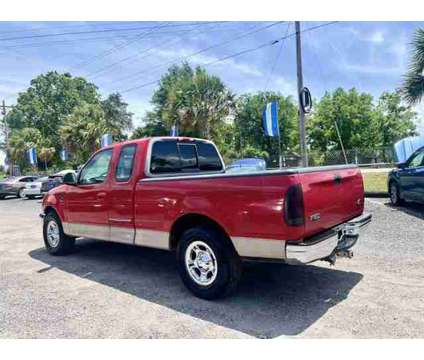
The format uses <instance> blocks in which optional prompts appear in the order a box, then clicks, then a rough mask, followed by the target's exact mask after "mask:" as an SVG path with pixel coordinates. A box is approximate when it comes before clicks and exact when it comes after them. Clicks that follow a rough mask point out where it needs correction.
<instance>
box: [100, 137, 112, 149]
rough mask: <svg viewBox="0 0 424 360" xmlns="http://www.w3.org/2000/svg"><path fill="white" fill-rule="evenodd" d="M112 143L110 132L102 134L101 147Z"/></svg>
mask: <svg viewBox="0 0 424 360" xmlns="http://www.w3.org/2000/svg"><path fill="white" fill-rule="evenodd" d="M110 145H112V135H111V134H104V135H103V136H102V140H101V147H102V148H104V147H106V146H110Z"/></svg>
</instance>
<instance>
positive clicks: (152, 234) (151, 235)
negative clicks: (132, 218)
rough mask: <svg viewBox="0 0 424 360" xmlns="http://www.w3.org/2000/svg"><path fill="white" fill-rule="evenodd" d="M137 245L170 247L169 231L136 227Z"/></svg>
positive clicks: (158, 247) (166, 248)
mask: <svg viewBox="0 0 424 360" xmlns="http://www.w3.org/2000/svg"><path fill="white" fill-rule="evenodd" d="M134 244H135V245H139V246H147V247H152V248H157V249H165V250H169V249H170V244H169V233H168V232H166V231H157V230H147V229H140V228H138V229H136V232H135V242H134Z"/></svg>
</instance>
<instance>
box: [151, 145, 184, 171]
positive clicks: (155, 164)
mask: <svg viewBox="0 0 424 360" xmlns="http://www.w3.org/2000/svg"><path fill="white" fill-rule="evenodd" d="M180 170H181V165H180V156H179V154H178V149H177V142H176V141H156V142H155V143H154V144H153V148H152V159H151V163H150V172H151V173H152V174H161V173H175V172H179V171H180Z"/></svg>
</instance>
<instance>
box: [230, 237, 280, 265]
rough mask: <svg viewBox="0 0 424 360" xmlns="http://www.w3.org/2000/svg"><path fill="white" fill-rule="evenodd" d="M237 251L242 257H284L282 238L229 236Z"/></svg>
mask: <svg viewBox="0 0 424 360" xmlns="http://www.w3.org/2000/svg"><path fill="white" fill-rule="evenodd" d="M231 240H232V242H233V245H234V247H235V248H236V251H237V253H238V254H239V255H240V256H244V257H254V258H264V259H285V257H286V256H285V253H286V250H285V245H286V242H285V241H284V240H270V239H258V238H247V237H237V236H235V237H232V238H231Z"/></svg>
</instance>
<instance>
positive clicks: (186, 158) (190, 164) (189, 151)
mask: <svg viewBox="0 0 424 360" xmlns="http://www.w3.org/2000/svg"><path fill="white" fill-rule="evenodd" d="M178 150H179V152H180V161H181V168H182V169H183V170H199V166H198V164H197V151H196V145H195V144H178Z"/></svg>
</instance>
